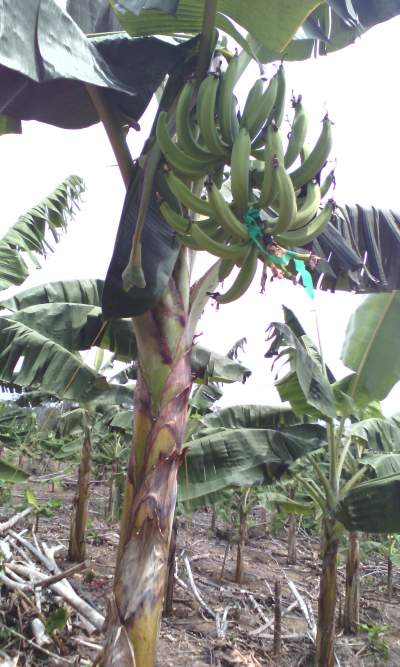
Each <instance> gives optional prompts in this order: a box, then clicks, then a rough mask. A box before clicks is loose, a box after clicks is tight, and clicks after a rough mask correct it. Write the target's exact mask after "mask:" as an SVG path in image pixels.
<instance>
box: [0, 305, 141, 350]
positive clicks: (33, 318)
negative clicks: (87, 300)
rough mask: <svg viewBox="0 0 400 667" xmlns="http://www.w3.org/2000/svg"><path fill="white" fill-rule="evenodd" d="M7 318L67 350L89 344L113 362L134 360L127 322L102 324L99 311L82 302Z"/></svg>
mask: <svg viewBox="0 0 400 667" xmlns="http://www.w3.org/2000/svg"><path fill="white" fill-rule="evenodd" d="M7 319H9V320H14V321H16V322H21V323H22V324H24V325H25V326H26V327H27V328H29V329H31V330H32V331H34V332H37V333H39V334H41V335H42V336H45V337H46V338H48V339H50V340H52V341H54V342H55V343H57V344H59V345H61V346H63V347H64V348H66V349H67V350H70V351H77V350H88V349H89V348H90V347H92V346H93V345H97V346H98V347H101V348H104V349H107V350H110V351H111V352H113V354H114V356H115V358H116V359H118V360H120V361H131V360H132V359H136V357H137V349H136V339H135V337H134V335H133V332H132V324H131V322H130V321H129V320H123V319H120V320H112V321H110V322H107V323H106V322H104V320H103V319H102V316H101V308H99V307H98V306H97V307H96V306H91V305H88V304H82V303H45V304H39V305H35V306H28V307H27V308H24V309H23V310H19V311H17V312H15V313H13V314H12V315H10V316H9V317H8V318H7Z"/></svg>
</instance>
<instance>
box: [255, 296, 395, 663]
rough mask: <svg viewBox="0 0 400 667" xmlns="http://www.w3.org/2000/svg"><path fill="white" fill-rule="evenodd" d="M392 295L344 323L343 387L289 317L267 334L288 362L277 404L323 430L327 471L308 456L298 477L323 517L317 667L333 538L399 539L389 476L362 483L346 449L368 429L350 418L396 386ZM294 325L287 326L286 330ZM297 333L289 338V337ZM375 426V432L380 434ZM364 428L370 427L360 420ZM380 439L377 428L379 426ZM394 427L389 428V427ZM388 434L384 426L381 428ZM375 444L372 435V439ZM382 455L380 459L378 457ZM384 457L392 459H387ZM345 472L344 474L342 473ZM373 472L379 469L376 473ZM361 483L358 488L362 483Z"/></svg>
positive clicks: (325, 637) (329, 631) (325, 640)
mask: <svg viewBox="0 0 400 667" xmlns="http://www.w3.org/2000/svg"><path fill="white" fill-rule="evenodd" d="M399 299H400V295H399V293H398V292H391V293H388V294H379V295H370V296H368V297H367V298H366V299H365V300H364V301H363V303H362V304H361V306H360V307H359V308H358V309H357V310H356V311H355V312H354V314H353V316H352V317H351V319H350V321H349V324H348V327H347V331H346V335H345V339H344V344H343V349H342V359H343V362H344V363H345V365H346V366H347V367H348V368H350V369H351V370H352V372H351V373H350V375H348V376H346V377H345V378H344V379H343V380H340V381H337V382H334V381H333V382H330V381H329V379H328V371H327V369H326V367H325V365H324V363H323V361H322V360H321V357H320V356H319V355H318V352H317V351H316V349H315V347H313V346H310V342H309V340H308V339H307V337H306V336H305V335H304V331H303V330H302V328H301V326H300V325H299V323H298V321H297V320H296V318H295V317H294V315H293V313H290V311H286V312H287V315H288V316H289V317H290V320H291V322H292V327H290V326H288V325H287V324H282V323H272V324H271V326H270V327H269V336H270V343H271V345H270V349H269V352H267V354H269V355H277V357H278V358H280V359H281V360H282V359H285V360H286V361H288V363H289V371H288V372H285V373H284V374H283V375H282V376H281V377H278V379H277V380H276V383H275V384H276V387H277V389H278V391H279V394H280V396H281V398H282V399H283V400H288V401H289V402H290V404H291V406H292V409H293V410H294V411H295V412H296V413H297V414H308V415H310V416H313V417H318V418H319V419H321V420H323V421H324V422H325V424H326V436H327V443H328V446H327V469H326V467H325V466H324V465H323V464H322V462H321V460H319V459H318V457H317V456H316V455H314V454H312V453H311V454H309V455H308V456H307V460H308V461H309V464H310V465H311V466H312V468H313V471H314V474H313V477H314V479H313V480H311V481H310V480H307V479H305V478H302V483H303V485H304V486H305V487H306V489H307V492H308V494H309V496H310V497H311V498H312V499H313V500H314V502H315V503H316V504H317V505H318V506H319V508H320V510H321V512H322V515H323V544H324V553H323V563H322V572H321V584H320V595H319V602H318V633H317V655H316V665H318V666H321V667H322V665H324V666H325V665H329V666H331V665H333V664H334V617H335V605H336V568H337V551H338V544H339V541H338V540H339V534H340V532H341V531H342V530H343V528H346V529H347V530H349V531H357V530H360V531H368V532H383V533H390V532H398V531H399V530H400V521H399V515H398V512H397V511H396V507H397V495H398V494H397V488H398V484H399V481H400V477H399V472H398V469H396V471H395V472H393V471H392V469H390V464H389V469H390V473H388V468H387V467H386V468H385V467H382V468H381V472H382V474H379V476H377V477H376V478H375V479H372V480H365V478H366V476H367V473H368V470H369V459H367V458H366V459H365V460H363V459H362V458H361V461H360V463H361V465H356V466H355V467H353V469H351V466H350V467H349V466H346V464H348V462H349V461H350V462H351V461H352V460H353V462H354V456H353V454H352V451H351V448H352V444H353V437H354V432H355V433H356V434H357V433H358V435H359V439H360V436H361V438H362V437H364V438H365V433H366V429H367V424H365V423H364V424H363V422H361V424H356V425H355V426H353V427H351V425H350V423H349V421H350V418H353V419H354V417H355V418H358V419H360V415H361V416H362V411H363V410H365V407H366V406H367V405H368V404H369V403H370V402H372V401H376V400H382V399H383V398H385V397H386V395H387V394H388V393H389V391H390V390H391V388H392V387H393V386H394V384H395V383H396V382H397V381H398V380H399V379H400V365H399V364H398V363H397V356H398V355H397V352H396V350H397V349H398V335H397V327H398V326H399V324H400V316H399V313H400V310H399V305H400V303H399ZM293 323H294V324H293ZM294 330H296V333H295V331H294ZM377 421H378V420H376V419H375V420H374V421H373V424H374V426H375V433H376V434H377V433H378V432H379V430H378V426H379V421H378V425H377ZM367 422H368V423H369V424H370V421H369V420H367ZM380 427H381V431H380V433H381V432H382V424H380ZM392 428H393V426H392ZM386 432H387V433H390V432H391V430H390V425H387V426H386ZM377 437H378V436H377ZM380 456H382V455H380ZM390 456H392V457H393V456H397V455H393V454H391V455H390ZM347 467H349V469H350V474H348V473H347ZM376 469H378V468H376ZM363 478H364V481H362V480H363Z"/></svg>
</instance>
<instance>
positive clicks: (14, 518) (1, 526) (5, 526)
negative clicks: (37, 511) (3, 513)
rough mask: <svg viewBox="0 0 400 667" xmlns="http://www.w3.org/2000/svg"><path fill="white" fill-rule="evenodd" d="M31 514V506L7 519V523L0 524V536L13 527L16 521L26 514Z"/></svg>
mask: <svg viewBox="0 0 400 667" xmlns="http://www.w3.org/2000/svg"><path fill="white" fill-rule="evenodd" d="M31 512H33V507H31V506H30V507H26V508H25V509H24V510H22V512H19V513H18V514H15V515H14V516H12V517H11V519H8V521H4V522H3V523H0V535H2V534H3V533H5V532H7V530H9V529H10V528H12V527H13V526H15V524H16V523H18V521H20V520H21V519H23V518H24V517H25V516H28V514H30V513H31Z"/></svg>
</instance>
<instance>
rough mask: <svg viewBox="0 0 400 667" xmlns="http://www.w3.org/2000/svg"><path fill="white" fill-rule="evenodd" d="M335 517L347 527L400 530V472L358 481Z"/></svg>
mask: <svg viewBox="0 0 400 667" xmlns="http://www.w3.org/2000/svg"><path fill="white" fill-rule="evenodd" d="M336 518H337V519H338V520H339V521H340V522H341V523H342V524H343V525H344V526H345V528H347V530H351V531H353V530H361V531H364V532H365V533H399V532H400V474H399V473H395V474H392V475H386V476H384V477H381V478H378V479H373V480H371V481H368V482H363V483H362V484H359V485H358V486H356V487H355V488H354V489H352V490H351V491H350V492H349V493H348V494H346V496H345V498H343V500H342V501H341V503H340V504H339V506H338V509H337V511H336Z"/></svg>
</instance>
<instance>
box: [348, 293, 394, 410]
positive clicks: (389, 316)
mask: <svg viewBox="0 0 400 667" xmlns="http://www.w3.org/2000/svg"><path fill="white" fill-rule="evenodd" d="M399 328H400V292H390V293H389V294H371V295H369V296H368V297H366V298H365V300H364V301H363V302H362V304H361V305H360V306H359V307H358V308H357V310H356V311H355V312H354V313H353V315H352V317H351V318H350V321H349V323H348V325H347V329H346V334H345V340H344V345H343V348H342V354H341V359H342V361H343V363H344V364H345V365H346V366H347V367H348V368H350V369H352V370H353V371H355V372H354V374H353V376H352V377H351V381H350V386H349V391H348V393H349V394H350V396H351V397H352V398H353V399H354V400H355V401H356V402H357V403H359V404H361V405H362V404H367V403H368V402H369V401H371V400H375V399H378V400H382V399H383V398H385V397H386V396H387V395H388V393H389V392H390V390H391V389H392V387H393V386H394V385H395V384H396V382H398V381H399V380H400V354H399V343H400V338H399Z"/></svg>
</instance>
